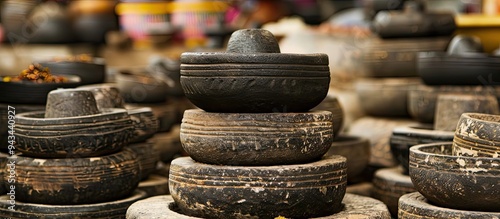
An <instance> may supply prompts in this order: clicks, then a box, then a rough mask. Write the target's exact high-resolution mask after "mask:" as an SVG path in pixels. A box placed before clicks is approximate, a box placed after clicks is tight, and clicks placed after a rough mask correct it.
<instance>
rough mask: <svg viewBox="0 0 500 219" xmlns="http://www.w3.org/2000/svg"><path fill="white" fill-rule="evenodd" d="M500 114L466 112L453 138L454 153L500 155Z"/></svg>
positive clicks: (481, 155) (486, 155)
mask: <svg viewBox="0 0 500 219" xmlns="http://www.w3.org/2000/svg"><path fill="white" fill-rule="evenodd" d="M499 130H500V115H490V114H481V113H464V114H462V116H461V117H460V119H459V121H458V125H457V130H456V131H455V137H454V138H453V155H456V156H472V157H493V158H499V156H500V133H499Z"/></svg>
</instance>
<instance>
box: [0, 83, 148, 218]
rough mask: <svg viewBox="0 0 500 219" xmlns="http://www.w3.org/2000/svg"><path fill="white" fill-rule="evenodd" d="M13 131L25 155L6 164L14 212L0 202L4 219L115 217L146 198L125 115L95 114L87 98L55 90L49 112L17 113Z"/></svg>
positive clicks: (131, 127) (90, 97) (89, 96)
mask: <svg viewBox="0 0 500 219" xmlns="http://www.w3.org/2000/svg"><path fill="white" fill-rule="evenodd" d="M14 131H15V137H16V141H17V142H16V143H17V144H16V146H17V147H16V149H17V151H18V152H21V153H20V154H17V155H14V156H11V157H9V158H8V161H7V162H9V163H15V177H14V179H15V181H12V180H11V181H9V177H10V178H12V176H10V175H4V180H5V181H7V182H11V183H10V184H9V183H8V184H7V185H6V186H7V189H8V190H9V191H10V190H11V189H13V190H14V191H15V202H16V203H15V205H16V211H10V210H8V206H10V204H9V200H10V199H9V197H8V196H3V197H2V198H1V202H0V205H2V209H3V210H0V215H2V216H5V217H15V218H38V217H42V218H43V217H55V215H57V216H60V217H68V218H69V217H85V218H90V217H96V218H102V217H116V216H120V215H123V214H124V213H125V209H126V208H127V207H128V206H129V205H130V204H131V203H133V202H135V201H137V200H139V199H142V198H144V197H145V195H146V194H145V192H143V191H139V190H137V191H135V190H136V188H137V185H138V183H139V181H140V177H141V173H140V171H141V170H140V165H139V161H138V160H137V156H136V154H135V153H134V152H133V151H131V150H128V149H124V147H125V146H126V145H127V144H128V143H129V141H130V139H131V138H132V137H133V131H134V125H133V123H132V120H131V119H130V116H129V114H128V113H127V110H125V109H118V108H102V109H98V107H97V103H96V100H95V98H94V95H93V94H92V92H90V91H87V90H81V89H59V90H54V91H51V92H50V93H49V94H48V98H47V105H46V110H45V111H37V112H28V113H20V114H18V115H17V116H16V126H15V129H14ZM7 168H10V167H7ZM7 168H6V170H7V171H8V169H7Z"/></svg>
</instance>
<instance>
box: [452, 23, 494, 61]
mask: <svg viewBox="0 0 500 219" xmlns="http://www.w3.org/2000/svg"><path fill="white" fill-rule="evenodd" d="M455 22H456V24H457V30H456V34H467V35H473V36H477V37H479V38H480V39H481V42H482V43H483V47H484V51H485V52H487V53H491V52H493V50H495V49H497V48H498V47H500V16H498V15H497V16H489V15H480V14H467V15H457V16H456V17H455Z"/></svg>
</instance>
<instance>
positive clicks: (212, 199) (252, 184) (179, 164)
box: [169, 155, 347, 218]
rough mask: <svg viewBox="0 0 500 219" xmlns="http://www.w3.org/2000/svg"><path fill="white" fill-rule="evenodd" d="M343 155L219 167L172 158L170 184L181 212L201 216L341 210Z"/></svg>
mask: <svg viewBox="0 0 500 219" xmlns="http://www.w3.org/2000/svg"><path fill="white" fill-rule="evenodd" d="M346 185H347V175H346V159H345V158H344V157H342V156H338V155H334V156H330V157H325V158H323V159H322V160H320V161H316V162H312V163H307V164H297V165H276V166H253V167H252V166H221V165H209V164H203V163H198V162H195V161H194V160H192V159H191V158H188V157H183V158H177V159H175V160H173V161H172V163H171V167H170V176H169V187H170V194H171V195H172V197H173V199H174V200H175V203H177V205H178V206H179V209H180V210H181V212H183V213H184V214H186V215H190V216H196V217H206V218H274V217H277V216H280V215H281V216H284V217H297V218H308V217H320V216H327V215H331V214H333V213H337V212H339V211H340V210H341V208H342V204H341V201H342V199H343V197H344V194H345V190H346Z"/></svg>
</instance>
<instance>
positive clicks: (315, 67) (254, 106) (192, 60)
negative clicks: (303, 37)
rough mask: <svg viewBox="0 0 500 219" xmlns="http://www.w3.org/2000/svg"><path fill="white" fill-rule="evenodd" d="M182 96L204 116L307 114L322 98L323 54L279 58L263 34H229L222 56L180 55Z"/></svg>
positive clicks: (325, 80)
mask: <svg viewBox="0 0 500 219" xmlns="http://www.w3.org/2000/svg"><path fill="white" fill-rule="evenodd" d="M180 61H181V80H180V82H181V86H182V89H183V90H184V93H185V95H186V97H187V98H188V99H189V100H190V101H191V102H192V103H193V104H194V105H196V106H197V107H199V108H201V109H203V110H205V111H209V112H241V113H270V112H306V111H308V110H310V109H312V108H313V107H315V106H317V105H318V104H319V103H320V102H321V101H322V100H323V99H324V98H325V96H326V94H327V92H328V88H329V84H330V68H329V66H328V62H329V61H328V55H326V54H285V53H280V50H279V45H278V43H277V41H276V39H275V38H274V36H273V35H272V34H271V33H270V32H269V31H267V30H262V29H245V30H238V31H236V32H234V33H233V34H232V36H231V38H230V39H229V42H228V46H227V51H226V52H197V53H192V52H186V53H183V54H182V55H181V58H180Z"/></svg>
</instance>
